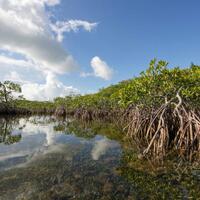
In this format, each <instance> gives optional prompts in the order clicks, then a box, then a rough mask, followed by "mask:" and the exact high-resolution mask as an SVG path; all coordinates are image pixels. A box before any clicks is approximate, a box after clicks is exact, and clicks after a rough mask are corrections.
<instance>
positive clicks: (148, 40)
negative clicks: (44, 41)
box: [0, 0, 200, 99]
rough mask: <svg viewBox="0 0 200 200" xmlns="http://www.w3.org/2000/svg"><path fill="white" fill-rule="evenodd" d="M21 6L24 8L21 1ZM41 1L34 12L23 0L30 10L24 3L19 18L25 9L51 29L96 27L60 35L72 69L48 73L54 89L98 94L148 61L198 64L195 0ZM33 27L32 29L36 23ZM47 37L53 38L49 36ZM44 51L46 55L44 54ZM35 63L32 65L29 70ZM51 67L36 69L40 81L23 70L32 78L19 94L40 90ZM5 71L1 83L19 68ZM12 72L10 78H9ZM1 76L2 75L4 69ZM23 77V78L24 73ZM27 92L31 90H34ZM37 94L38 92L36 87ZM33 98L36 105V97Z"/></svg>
mask: <svg viewBox="0 0 200 200" xmlns="http://www.w3.org/2000/svg"><path fill="white" fill-rule="evenodd" d="M1 1H2V2H3V1H5V0H1ZM1 1H0V3H1ZM8 1H10V0H8ZM21 1H24V2H26V0H21ZM42 1H43V2H44V5H37V6H35V5H36V4H37V1H36V0H29V2H32V4H30V3H29V4H28V3H27V5H26V9H24V7H23V9H24V13H26V12H27V8H34V9H36V11H37V12H39V13H40V14H41V12H42V14H41V18H42V19H43V20H44V21H45V23H53V24H56V22H57V21H59V22H68V21H69V20H81V21H82V22H83V21H84V22H88V23H91V24H92V23H97V24H95V26H94V27H92V25H91V30H89V31H88V30H86V28H85V27H84V26H83V25H80V26H79V27H78V29H77V31H75V32H74V31H73V30H69V31H66V32H64V33H63V40H62V42H59V44H60V45H61V46H62V48H63V50H64V51H66V52H68V54H69V55H70V56H73V59H74V60H75V62H76V64H77V68H78V69H77V70H75V71H73V72H69V71H68V69H67V68H66V69H67V70H66V71H65V72H67V73H65V72H62V73H60V71H59V72H57V71H55V70H53V72H51V75H50V78H49V81H51V80H53V81H52V82H55V83H56V84H57V85H59V84H62V86H63V87H65V86H71V88H76V89H77V90H79V92H81V93H88V92H95V91H97V90H98V89H99V88H102V87H106V86H108V85H110V84H114V83H117V82H119V81H121V80H125V79H129V78H131V77H133V76H136V75H138V74H139V73H140V72H141V71H142V70H145V69H146V68H147V67H148V63H149V61H150V60H151V59H153V58H157V59H164V60H167V61H168V62H169V63H170V66H180V67H186V66H189V65H190V64H191V62H194V63H196V64H199V63H200V56H199V55H200V45H199V44H200V12H199V9H200V1H198V0H192V1H188V0H126V1H124V0H123V1H122V0H95V1H94V0H84V1H83V0H61V1H58V0H42ZM16 2H19V1H16ZM0 6H1V7H2V8H3V10H4V11H5V10H6V9H7V10H9V9H11V10H12V9H14V8H13V7H12V6H11V5H9V6H7V8H6V7H5V6H4V5H3V4H0ZM3 6H4V7H3ZM20 6H22V5H20ZM23 6H24V5H23ZM40 6H41V7H40ZM5 8H6V9H5ZM20 8H21V7H20ZM41 10H42V11H41ZM15 11H16V10H15ZM17 14H19V13H18V11H16V15H17ZM20 15H21V13H20ZM44 15H46V16H47V17H46V18H48V20H46V19H45V18H44ZM25 17H26V14H25ZM27 18H28V19H29V20H32V21H33V22H35V21H34V20H35V19H34V18H33V16H31V17H30V16H27ZM36 24H37V25H38V22H37V23H36ZM38 26H39V25H38ZM0 34H1V31H0ZM53 35H54V36H55V33H53ZM0 36H1V35H0ZM12 37H13V36H12ZM0 45H1V43H0ZM8 45H11V44H8ZM0 48H1V53H2V52H4V54H3V55H6V56H8V54H9V53H10V52H12V55H11V57H12V58H15V59H16V58H19V57H20V56H22V58H23V56H24V57H25V58H26V60H27V58H28V60H29V61H30V60H31V59H32V57H31V56H32V55H33V54H32V53H30V54H27V55H24V54H26V52H25V53H24V50H22V51H21V50H20V51H18V50H16V48H9V50H8V49H6V51H7V52H6V53H5V44H3V45H1V46H0ZM46 51H48V49H47V48H46ZM34 55H35V54H34ZM17 56H18V57H17ZM45 58H46V57H45ZM93 58H96V60H93V61H94V67H91V65H92V64H91V62H92V59H93ZM97 58H98V59H99V60H98V59H97ZM34 59H35V57H34V56H33V60H34ZM40 61H41V60H40ZM95 61H96V62H95ZM0 62H1V60H0ZM30 62H31V61H30ZM36 63H38V60H37V62H36ZM36 63H35V60H34V65H36ZM49 63H50V62H49ZM49 63H47V64H49ZM95 63H98V64H95ZM42 64H43V63H42ZM45 64H46V63H45ZM54 64H55V63H54ZM54 64H53V65H54ZM39 65H40V64H39ZM50 65H51V63H50ZM53 65H52V66H49V68H48V67H47V66H46V65H45V67H41V68H40V66H39V67H38V68H40V69H42V70H41V71H43V72H41V73H43V74H46V75H44V76H43V75H41V77H40V76H39V73H37V72H34V70H33V68H31V67H30V68H28V70H27V71H29V69H30V72H29V75H30V74H34V73H36V74H37V75H36V76H37V78H35V79H34V78H32V82H31V83H26V84H29V86H26V87H25V90H26V91H27V90H29V89H30V84H41V85H37V87H39V86H42V84H45V82H47V80H45V76H48V75H47V74H49V72H47V71H48V70H46V69H47V68H48V69H50V68H51V67H52V68H53V67H54V68H55V66H53ZM96 65H97V66H96ZM102 65H104V67H105V65H106V68H105V70H106V69H107V70H109V69H110V70H111V71H110V75H109V76H107V78H105V73H104V72H105V71H104V72H102V71H101V69H100V68H101V67H103V66H102ZM95 67H97V68H98V69H99V70H100V72H99V73H101V72H102V73H104V75H102V74H100V75H99V74H95V69H96V68H95ZM36 68H37V67H36ZM38 68H37V70H38ZM44 68H45V70H44ZM74 68H75V67H74ZM63 69H64V68H62V69H61V70H63ZM102 69H104V68H102ZM8 70H10V71H7V75H6V72H5V73H4V74H3V75H2V76H0V78H1V79H3V78H5V77H7V78H9V77H10V78H13V77H14V78H16V76H17V75H16V73H18V71H19V68H17V67H16V68H15V69H10V68H9V67H8ZM12 70H13V71H14V72H16V73H15V75H14V73H13V76H11V75H10V76H9V73H11V71H12ZM4 71H6V70H5V69H4ZM13 71H12V72H13ZM39 71H40V70H39ZM44 71H45V73H44ZM50 71H52V70H50ZM0 73H1V72H0ZM81 74H85V76H84V77H83V76H81ZM0 75H1V74H0ZM25 77H28V72H27V74H25ZM42 77H43V78H42ZM18 78H19V76H18ZM20 80H21V79H20ZM47 88H51V87H49V86H48V87H47ZM33 89H35V90H37V88H33ZM40 89H41V91H43V90H42V88H41V87H40ZM46 93H48V92H46ZM61 93H62V92H61ZM52 95H54V92H53V93H52ZM55 95H58V96H59V95H60V94H59V92H58V93H57V92H55ZM62 95H63V94H62ZM62 95H61V96H62ZM27 96H28V95H27ZM28 97H29V96H28ZM46 97H47V98H48V94H47V95H46V96H44V98H46ZM30 98H31V96H30ZM34 98H35V99H37V95H35V96H34Z"/></svg>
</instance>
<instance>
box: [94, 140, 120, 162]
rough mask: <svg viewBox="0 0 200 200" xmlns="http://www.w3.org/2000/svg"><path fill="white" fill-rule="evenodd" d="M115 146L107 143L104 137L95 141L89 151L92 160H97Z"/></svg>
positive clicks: (109, 142)
mask: <svg viewBox="0 0 200 200" xmlns="http://www.w3.org/2000/svg"><path fill="white" fill-rule="evenodd" d="M115 145H116V144H115V143H113V142H111V141H109V140H108V139H107V138H106V137H103V138H101V139H99V140H97V141H95V143H94V146H93V148H92V151H91V155H92V158H93V159H94V160H99V158H100V156H102V155H104V154H105V153H106V152H107V151H108V150H109V148H113V147H114V146H115Z"/></svg>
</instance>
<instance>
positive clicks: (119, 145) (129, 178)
mask: <svg viewBox="0 0 200 200" xmlns="http://www.w3.org/2000/svg"><path fill="white" fill-rule="evenodd" d="M128 146H129V145H127V144H126V143H125V144H124V142H122V133H121V132H120V130H118V129H117V128H116V127H114V126H113V125H112V124H106V123H93V124H92V125H91V124H90V125H86V124H81V123H80V122H76V121H72V120H66V119H65V120H61V119H55V118H52V117H29V118H6V117H4V118H0V199H2V200H4V199H5V200H9V199H10V200H13V199H20V200H21V199H42V200H43V199H44V200H45V199H88V200H89V199H102V200H103V199H105V200H109V199H120V200H121V199H200V193H199V191H200V173H199V169H198V167H196V168H195V169H193V170H192V171H189V172H188V171H187V170H186V171H184V170H183V172H180V171H179V170H178V171H177V172H175V171H174V169H173V170H172V171H170V169H167V170H166V169H165V170H163V169H162V170H160V171H159V170H154V169H153V167H152V166H151V164H149V162H146V161H140V160H138V159H137V154H136V153H135V150H134V149H133V148H130V147H128Z"/></svg>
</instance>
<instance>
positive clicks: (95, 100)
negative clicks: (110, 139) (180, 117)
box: [0, 59, 200, 112]
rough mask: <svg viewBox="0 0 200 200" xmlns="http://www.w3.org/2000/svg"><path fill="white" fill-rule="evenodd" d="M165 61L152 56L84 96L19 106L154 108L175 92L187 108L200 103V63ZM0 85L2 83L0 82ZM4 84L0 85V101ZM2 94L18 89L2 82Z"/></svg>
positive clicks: (35, 108)
mask: <svg viewBox="0 0 200 200" xmlns="http://www.w3.org/2000/svg"><path fill="white" fill-rule="evenodd" d="M167 66H168V63H167V62H166V61H162V60H160V61H157V60H156V59H153V60H152V61H151V62H150V64H149V68H148V69H147V70H146V71H144V72H142V73H141V74H140V75H139V76H138V77H134V78H133V79H130V80H126V81H122V82H120V83H118V84H116V85H111V86H109V87H107V88H103V89H100V90H99V92H97V93H94V94H86V95H74V94H72V95H69V96H66V97H64V98H61V97H57V98H55V99H54V101H53V102H37V101H27V100H19V101H17V105H18V107H19V108H28V109H29V110H31V111H34V112H39V111H47V110H48V111H51V110H54V109H55V108H56V107H59V106H61V105H62V106H65V107H66V109H67V111H74V110H76V109H87V110H107V111H111V110H118V109H121V108H122V109H124V108H127V107H128V106H129V105H137V106H142V107H144V106H146V107H150V108H151V107H154V108H155V107H157V106H160V105H161V104H163V103H164V102H165V100H166V99H167V100H169V99H171V98H173V97H175V96H176V94H177V91H180V95H181V97H182V99H183V100H184V102H185V103H187V104H188V105H189V106H191V107H193V108H194V107H197V108H198V107H199V106H200V66H197V65H194V64H192V65H191V66H190V67H189V68H183V69H182V68H179V67H176V68H167ZM1 85H2V84H1ZM4 86H5V83H4V84H3V85H2V86H1V90H0V91H1V93H0V96H1V100H2V99H4V101H5V98H4V96H5V95H3V94H4V93H3V89H4ZM6 88H8V89H7V90H6V91H8V92H7V93H6V94H7V96H9V99H12V96H11V90H13V89H15V91H16V90H17V91H20V88H19V87H18V86H17V85H13V83H9V82H8V83H6Z"/></svg>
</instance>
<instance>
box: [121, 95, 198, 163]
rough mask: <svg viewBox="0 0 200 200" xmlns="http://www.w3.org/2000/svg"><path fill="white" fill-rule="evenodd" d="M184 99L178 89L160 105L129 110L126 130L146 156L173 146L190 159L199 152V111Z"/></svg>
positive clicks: (125, 118) (162, 151)
mask: <svg viewBox="0 0 200 200" xmlns="http://www.w3.org/2000/svg"><path fill="white" fill-rule="evenodd" d="M199 114H200V113H199V111H197V110H193V109H191V108H190V107H189V106H187V105H186V104H184V103H183V100H182V98H181V96H180V95H179V92H178V93H177V95H176V97H175V98H172V99H171V100H169V101H167V100H165V103H164V104H163V105H161V106H160V107H159V108H157V109H153V108H138V107H137V106H136V107H131V109H129V110H128V111H127V112H126V115H125V116H126V117H124V119H123V120H125V121H126V122H128V123H127V125H126V126H125V128H124V130H126V132H127V136H129V137H131V138H133V139H134V140H135V142H136V143H137V144H138V146H140V147H141V146H142V147H143V151H142V152H143V156H148V155H150V156H151V155H152V156H153V157H154V158H155V157H157V158H163V157H164V156H165V155H166V154H167V153H168V152H169V151H170V150H176V151H177V152H178V153H179V155H180V156H187V157H188V158H189V159H190V160H191V159H192V158H193V156H194V155H198V154H199V152H200V117H199V116H200V115H199Z"/></svg>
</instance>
